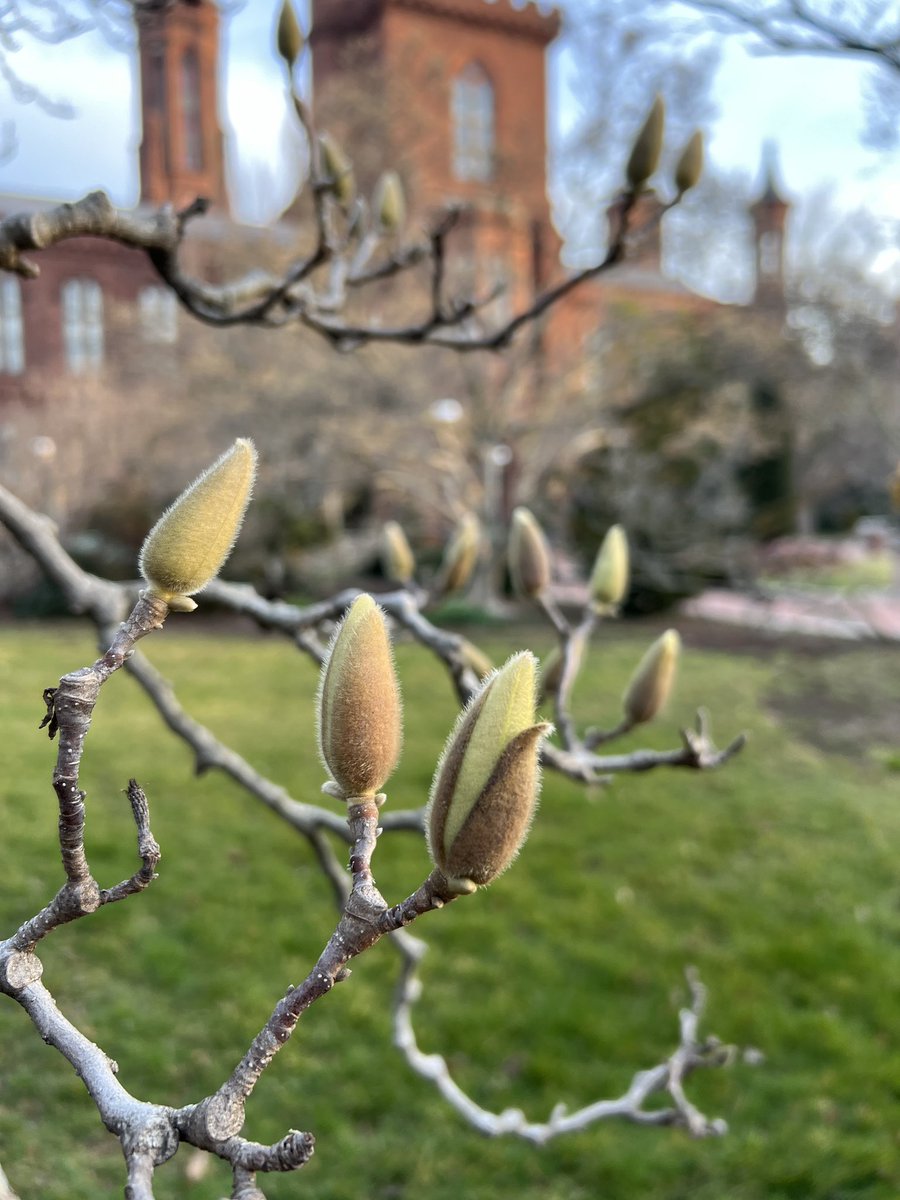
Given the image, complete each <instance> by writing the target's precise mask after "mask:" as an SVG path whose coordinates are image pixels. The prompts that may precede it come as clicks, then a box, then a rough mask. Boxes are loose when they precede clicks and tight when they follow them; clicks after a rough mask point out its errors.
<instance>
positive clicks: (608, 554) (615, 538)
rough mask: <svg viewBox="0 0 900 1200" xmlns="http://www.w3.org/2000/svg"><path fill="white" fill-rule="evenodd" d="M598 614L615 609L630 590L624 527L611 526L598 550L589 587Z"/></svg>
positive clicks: (626, 541)
mask: <svg viewBox="0 0 900 1200" xmlns="http://www.w3.org/2000/svg"><path fill="white" fill-rule="evenodd" d="M588 590H589V591H590V594H591V606H592V607H593V608H594V610H595V611H597V612H609V611H610V610H611V609H616V608H618V607H619V605H620V604H621V603H622V601H623V600H624V599H625V595H626V593H627V591H628V538H627V537H626V536H625V530H624V529H623V528H622V526H621V525H611V526H610V528H609V529H608V530H607V531H606V536H605V537H604V539H603V541H602V542H601V544H600V549H599V550H598V551H597V557H596V559H595V560H594V568H593V570H592V571H591V579H590V583H589V584H588Z"/></svg>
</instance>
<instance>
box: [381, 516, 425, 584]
mask: <svg viewBox="0 0 900 1200" xmlns="http://www.w3.org/2000/svg"><path fill="white" fill-rule="evenodd" d="M381 565H382V568H383V570H384V573H385V576H386V577H387V578H388V579H389V580H390V581H391V583H399V584H404V585H405V584H407V583H409V582H410V581H411V580H412V577H413V575H414V574H415V572H416V560H415V557H414V556H413V552H412V549H411V548H410V545H409V542H408V541H407V539H406V534H405V533H404V532H403V526H402V525H399V524H398V523H397V522H396V521H385V524H384V529H382V531H381Z"/></svg>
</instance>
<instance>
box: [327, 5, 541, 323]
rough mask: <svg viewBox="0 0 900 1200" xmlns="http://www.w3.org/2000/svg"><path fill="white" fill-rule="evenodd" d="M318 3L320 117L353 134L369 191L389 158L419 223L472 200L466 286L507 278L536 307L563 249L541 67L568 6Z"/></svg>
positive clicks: (460, 257) (461, 245)
mask: <svg viewBox="0 0 900 1200" xmlns="http://www.w3.org/2000/svg"><path fill="white" fill-rule="evenodd" d="M312 11H313V25H312V33H311V44H312V52H313V84H314V91H315V104H316V111H317V114H318V119H319V125H320V128H328V129H330V130H331V131H332V132H334V133H335V135H336V136H337V137H338V138H339V139H341V140H343V141H345V142H346V145H347V147H348V149H350V150H351V151H352V153H353V158H354V165H355V167H356V170H357V175H358V177H359V179H360V182H361V183H362V186H363V187H364V188H369V187H371V185H372V184H373V183H374V179H375V177H376V176H377V174H378V173H379V172H380V171H381V170H382V169H384V168H386V167H392V168H394V169H396V170H398V171H399V172H400V174H401V176H402V177H403V179H404V182H405V184H406V187H407V193H408V196H409V200H410V203H411V208H412V213H413V217H414V219H416V220H419V221H421V220H422V219H423V218H425V217H427V214H428V213H429V212H431V211H434V210H436V209H439V208H441V207H443V206H444V205H445V204H446V203H448V202H458V203H460V204H462V205H464V206H465V209H466V215H465V218H464V220H463V221H462V223H461V226H460V228H459V229H457V230H455V231H454V234H453V235H452V236H453V248H454V260H455V261H456V262H457V263H459V262H462V264H463V271H464V272H465V271H467V272H468V276H469V277H468V278H466V279H461V280H460V282H461V283H462V284H467V285H471V286H472V287H474V288H475V289H476V290H481V289H483V288H485V287H490V286H491V285H493V284H495V283H497V282H502V283H504V284H505V285H506V296H505V300H504V303H506V304H508V305H516V306H519V305H522V304H527V303H528V302H530V300H531V299H532V297H533V295H534V293H535V291H536V290H539V289H540V288H541V287H543V286H544V284H545V283H546V282H547V280H548V279H549V277H550V275H551V273H552V272H553V271H554V269H555V267H556V264H557V260H558V252H559V242H558V238H557V235H556V233H555V231H554V229H553V227H552V225H551V223H550V213H549V206H548V202H547V193H546V105H545V64H544V57H545V51H546V48H547V46H548V45H549V43H550V42H551V41H552V40H553V38H554V37H555V36H556V34H557V32H558V30H559V16H558V14H557V13H556V12H550V13H546V12H541V11H539V10H538V8H537V7H536V6H535V5H534V4H532V3H530V2H528V3H525V4H522V5H519V6H517V7H514V6H513V4H512V3H511V0H493V2H491V3H489V2H488V0H313V3H312ZM342 97H343V98H344V100H343V108H342ZM361 97H364V103H362V104H360V98H361ZM361 122H362V123H364V126H365V127H364V128H361V127H360V123H361Z"/></svg>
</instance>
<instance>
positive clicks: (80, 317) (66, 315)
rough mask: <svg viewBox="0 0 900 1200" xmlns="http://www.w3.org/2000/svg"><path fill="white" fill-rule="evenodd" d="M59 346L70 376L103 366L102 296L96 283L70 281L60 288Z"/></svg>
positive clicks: (84, 280)
mask: <svg viewBox="0 0 900 1200" xmlns="http://www.w3.org/2000/svg"><path fill="white" fill-rule="evenodd" d="M62 322H63V346H64V347H65V351H66V362H67V363H68V366H69V370H70V371H71V372H72V373H73V374H74V375H83V374H84V373H85V372H86V371H95V370H97V368H98V367H100V366H102V364H103V292H102V291H101V290H100V284H99V283H98V282H97V281H96V279H70V280H68V281H67V282H66V283H64V284H63V286H62Z"/></svg>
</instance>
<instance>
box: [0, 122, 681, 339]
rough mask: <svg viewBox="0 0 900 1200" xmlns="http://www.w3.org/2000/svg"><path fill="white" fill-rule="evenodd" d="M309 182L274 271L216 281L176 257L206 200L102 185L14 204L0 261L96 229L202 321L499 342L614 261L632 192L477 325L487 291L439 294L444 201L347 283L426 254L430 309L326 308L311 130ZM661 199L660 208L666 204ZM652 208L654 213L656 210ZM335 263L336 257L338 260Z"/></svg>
mask: <svg viewBox="0 0 900 1200" xmlns="http://www.w3.org/2000/svg"><path fill="white" fill-rule="evenodd" d="M297 103H298V112H299V113H300V115H301V121H303V123H304V127H305V128H306V129H307V133H308V136H309V137H310V138H312V137H313V127H312V124H311V122H312V118H311V116H310V115H309V112H308V110H307V109H306V106H305V105H303V103H302V102H301V101H297ZM310 145H311V160H312V162H313V164H314V165H313V167H312V175H311V190H312V194H313V197H314V203H315V212H316V223H317V230H318V237H317V244H316V247H315V249H314V250H313V252H312V254H311V255H310V256H309V257H307V258H305V259H302V260H300V261H298V262H297V263H295V264H293V265H292V266H290V267H288V268H287V269H286V270H285V271H284V273H283V274H281V275H273V274H272V273H270V272H267V271H260V270H253V271H250V272H248V273H247V274H245V275H244V276H242V277H240V278H238V279H235V280H234V281H232V282H231V283H228V284H223V285H216V284H212V283H209V282H207V281H203V280H199V279H196V278H194V277H193V276H190V275H188V274H187V273H185V272H184V271H183V269H182V267H181V264H180V261H179V253H180V249H181V243H182V240H183V237H184V233H185V228H186V226H187V224H188V222H189V221H191V220H192V219H194V218H195V217H197V216H200V215H202V214H203V213H205V211H206V209H207V202H206V201H205V200H203V199H198V200H195V201H194V202H193V203H192V204H190V205H188V206H187V207H186V208H184V209H182V210H181V211H180V212H174V211H173V210H172V209H171V208H170V207H164V208H161V209H159V210H158V211H156V212H152V213H149V214H145V213H135V212H127V211H124V210H120V209H117V208H115V207H114V206H113V204H112V203H111V202H110V200H109V198H108V197H107V196H106V195H105V193H103V192H99V191H98V192H91V193H90V194H89V195H87V196H85V197H84V198H83V199H81V200H78V201H75V202H73V203H66V204H60V205H56V206H55V207H54V208H51V209H47V210H45V211H43V212H39V213H32V214H28V213H20V214H16V215H13V216H10V217H7V218H6V219H5V220H3V221H0V270H6V271H11V272H14V273H17V274H19V275H21V276H22V277H23V278H26V279H29V278H34V277H36V276H37V275H38V274H39V267H38V265H37V263H36V262H34V261H33V260H32V259H31V258H29V257H28V254H29V253H31V252H39V251H41V250H45V249H47V248H48V247H50V246H53V245H55V244H57V243H58V242H62V241H67V240H70V239H72V238H79V237H88V236H90V237H99V238H106V239H107V240H110V241H115V242H118V243H120V244H121V245H125V246H130V247H132V248H134V249H137V250H142V251H144V253H145V254H146V255H147V256H148V258H149V260H150V262H151V263H152V264H153V266H154V268H155V269H156V271H157V273H158V275H159V276H160V278H161V279H162V281H163V282H164V283H165V284H166V285H167V286H168V287H170V288H171V289H172V291H173V292H174V293H175V295H176V296H177V297H178V299H179V300H180V301H181V303H182V305H183V306H184V307H185V308H186V309H187V310H188V311H189V312H190V313H192V314H193V315H194V316H195V317H197V318H198V319H199V320H200V321H203V322H204V323H206V324H208V325H214V326H219V327H228V326H232V325H240V324H243V325H264V326H274V327H280V326H282V325H284V324H286V323H288V322H292V321H296V322H299V323H300V324H302V325H303V326H305V327H306V328H308V329H310V330H313V331H314V332H316V333H318V334H319V335H320V336H322V337H324V338H326V339H327V340H328V341H329V342H331V343H332V344H333V345H336V346H340V347H342V348H345V349H349V348H355V347H356V346H360V345H365V344H367V343H370V342H391V343H396V344H400V345H423V344H427V345H432V346H444V347H449V348H453V349H456V350H460V351H471V350H501V349H503V348H505V347H506V346H508V345H509V344H510V342H511V341H512V340H513V338H514V337H515V335H516V333H517V332H518V331H519V329H520V328H521V327H522V326H523V325H526V324H529V323H530V322H532V321H535V320H537V319H538V318H540V317H541V316H543V315H544V313H546V312H547V310H548V309H550V308H551V307H552V306H553V305H554V304H556V303H557V302H558V301H559V300H561V299H562V298H563V297H564V296H566V295H568V294H569V293H570V292H571V291H573V290H574V289H575V288H577V287H579V286H580V285H581V284H582V283H584V282H585V281H586V280H588V279H592V278H595V277H596V276H599V275H601V274H603V273H605V272H607V271H609V270H611V269H612V268H613V267H615V266H616V265H617V264H618V263H619V262H620V261H621V259H622V257H623V256H624V254H625V249H626V241H627V234H628V214H629V213H630V212H631V209H632V207H633V204H634V200H635V197H634V196H633V195H632V194H628V195H627V196H626V197H625V203H624V207H623V210H622V211H623V217H622V221H621V223H620V227H619V229H618V231H617V232H616V234H615V236H614V237H613V239H612V242H611V245H610V247H609V249H608V251H607V254H606V256H605V258H604V259H603V260H602V261H601V262H599V263H597V264H596V265H595V266H592V267H588V268H585V269H584V270H581V271H578V272H576V273H574V274H573V275H570V276H568V277H567V278H565V279H563V280H562V281H560V282H559V283H557V284H555V285H554V286H553V287H550V288H548V289H546V290H545V291H544V292H542V293H541V294H540V295H539V296H538V297H536V299H535V300H534V302H533V303H532V304H531V305H530V306H528V307H527V308H526V309H523V310H522V311H521V312H519V313H517V314H515V315H514V316H512V317H511V318H510V319H509V320H508V321H507V322H505V323H504V324H503V325H501V326H499V327H497V328H495V329H493V330H489V331H488V332H486V333H477V332H475V331H473V330H472V329H470V328H464V326H466V323H467V322H468V321H469V318H470V317H471V316H472V315H473V314H474V313H476V312H477V311H479V309H481V308H482V307H484V306H485V305H486V304H487V303H489V302H490V300H491V299H492V298H493V297H492V294H489V295H487V296H485V297H483V298H481V299H469V300H462V301H459V302H457V303H455V304H452V305H449V306H447V305H445V304H444V302H443V299H442V295H441V293H442V290H443V273H444V265H443V264H444V257H445V245H444V242H445V238H446V236H447V234H448V232H449V230H450V229H451V228H452V226H453V224H454V223H455V222H456V220H457V219H458V217H459V210H458V208H455V207H451V208H450V209H448V211H447V212H446V214H445V215H444V217H443V218H442V219H441V220H440V221H439V222H438V223H437V224H436V226H435V228H434V229H433V231H432V233H431V234H430V235H429V239H428V250H427V251H424V250H422V249H421V248H419V249H413V250H411V251H409V252H408V253H398V254H396V255H395V256H393V258H392V259H391V260H389V261H388V262H387V263H384V264H381V266H379V267H378V268H376V269H373V270H372V271H370V272H368V273H366V272H363V273H361V274H359V275H357V276H356V277H355V278H353V279H352V283H353V285H354V286H356V287H361V286H363V285H364V284H366V283H371V282H375V281H376V280H379V279H384V278H387V277H389V276H391V275H396V274H397V273H399V272H400V271H404V270H407V269H409V268H410V267H412V266H414V265H415V264H416V263H418V262H420V261H422V259H423V257H428V258H429V259H430V261H431V264H432V274H431V311H430V312H429V314H428V315H427V316H426V317H425V318H424V319H422V320H421V321H418V322H413V323H411V324H407V325H402V326H396V327H393V328H386V327H382V326H381V325H378V324H349V323H347V322H345V321H341V320H339V319H336V318H335V317H334V316H333V312H334V311H335V309H336V308H337V309H339V308H341V307H342V306H343V299H342V293H343V286H344V284H347V285H348V286H349V283H350V282H351V280H350V277H349V276H348V275H347V272H346V264H345V263H344V258H343V255H344V253H345V252H346V251H347V249H348V245H349V243H348V241H347V240H346V239H345V240H344V241H343V242H341V240H340V239H338V238H336V237H335V235H334V233H333V231H332V218H333V216H334V212H333V210H334V208H335V203H336V202H335V201H334V198H333V196H332V195H331V187H330V184H329V181H327V180H325V179H323V178H321V177H320V176H319V175H318V167H317V166H316V165H315V164H316V163H317V154H318V151H317V149H316V146H315V141H314V139H313V140H311V142H310ZM670 207H672V205H669V206H667V207H666V208H665V209H664V210H663V211H668V208H670ZM661 216H662V213H660V214H659V216H658V217H657V218H655V220H658V219H660V218H661ZM326 264H332V265H335V264H337V265H339V266H340V271H341V275H342V283H341V286H340V287H339V288H338V289H337V293H335V292H334V289H333V288H332V289H331V290H330V291H329V292H327V293H326V294H324V295H319V294H318V293H317V292H316V291H315V290H314V289H313V288H312V287H311V286H309V284H310V279H311V276H312V275H313V274H314V272H315V271H316V270H317V269H318V268H319V267H321V266H323V265H326ZM341 264H343V265H341Z"/></svg>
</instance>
